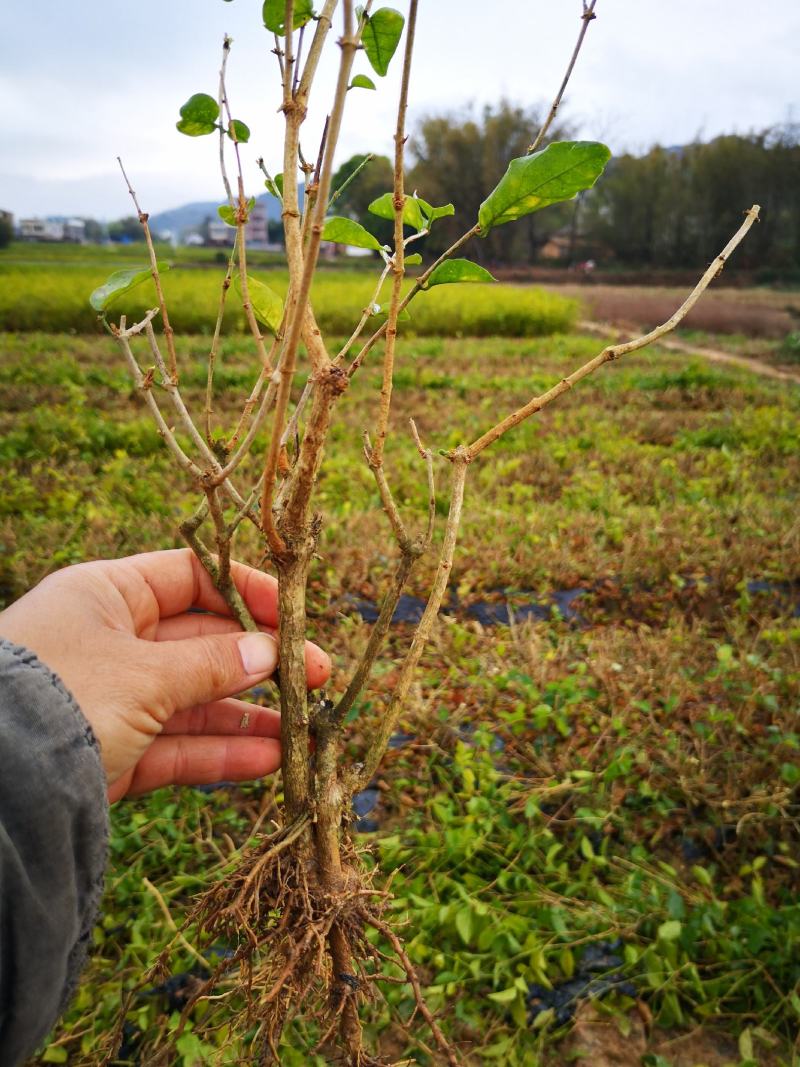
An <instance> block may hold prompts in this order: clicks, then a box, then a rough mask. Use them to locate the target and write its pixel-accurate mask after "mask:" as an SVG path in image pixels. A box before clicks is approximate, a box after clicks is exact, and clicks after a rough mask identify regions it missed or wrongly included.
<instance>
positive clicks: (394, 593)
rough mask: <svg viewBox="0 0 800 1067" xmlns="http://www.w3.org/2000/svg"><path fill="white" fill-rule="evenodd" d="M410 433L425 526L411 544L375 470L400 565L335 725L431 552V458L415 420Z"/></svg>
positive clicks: (433, 502) (433, 495) (360, 685)
mask: <svg viewBox="0 0 800 1067" xmlns="http://www.w3.org/2000/svg"><path fill="white" fill-rule="evenodd" d="M410 421H411V427H412V433H413V435H414V439H415V441H416V443H417V447H418V449H419V451H420V454H421V455H422V458H423V459H424V460H425V464H426V467H427V471H428V526H427V529H426V531H425V533H424V534H423V536H422V537H420V538H418V539H417V540H416V541H412V540H411V539H410V538H409V537H408V536H407V534H406V531H405V527H404V526H403V523H402V520H401V519H400V515H399V513H398V511H397V507H396V505H395V503H394V500H393V499H392V495H391V492H390V490H389V486H388V484H386V477H385V475H384V473H383V468H382V467H374V468H373V473H374V475H375V478H376V480H378V487H379V490H380V491H381V498H382V499H383V498H384V493H385V495H386V496H387V497H388V500H389V501H390V507H387V505H386V501H384V510H385V511H386V512H387V515H388V516H389V521H390V522H391V523H392V527H393V529H394V530H395V536H396V537H397V539H398V542H399V544H400V550H401V557H400V563H399V564H398V567H397V570H396V572H395V575H394V580H393V582H392V585H391V586H390V587H389V589H387V591H386V593H385V594H384V597H383V600H382V601H381V608H380V613H379V615H378V618H377V620H376V621H375V624H374V626H373V627H372V631H371V633H370V635H369V641H368V642H367V647H366V648H365V649H364V652H363V654H362V656H361V659H360V660H359V662H358V666H357V667H356V669H355V671H354V673H353V677H352V678H351V679H350V683H349V685H348V686H347V689H346V691H345V693H344V695H343V696H342V698H341V700H340V701H339V703H338V704H337V705H336V709H335V711H334V717H335V718H336V720H337V721H339V722H341V721H342V720H343V719H344V717H345V716H346V715H347V713H348V711H349V710H350V708H351V707H352V706H353V704H354V703H355V701H356V698H357V697H358V695H359V693H360V692H361V691H362V689H363V688H364V686H365V684H366V682H367V679H368V678H369V675H370V672H371V671H372V666H373V664H374V663H375V660H376V659H377V657H378V654H379V653H380V650H381V648H382V647H383V644H384V641H385V639H386V635H387V633H388V632H389V627H390V625H391V622H392V619H393V618H394V613H395V610H396V608H397V605H398V603H399V601H400V597H401V596H402V593H403V589H404V588H405V585H406V582H407V581H408V578H409V576H410V574H411V571H412V569H413V567H414V564H415V563H416V561H417V560H418V559H419V558H420V556H423V555H424V554H425V553H426V552H427V551H428V549H429V548H430V544H431V539H432V537H433V526H434V520H435V517H436V489H435V485H434V478H433V456H432V455H431V453H430V451H429V450H427V449H424V448H423V447H422V443H421V442H420V440H419V434H418V433H417V428H416V426H415V425H414V420H413V419H411V420H410ZM365 453H366V455H367V462H369V442H368V441H367V442H366V447H365ZM381 482H383V485H384V486H385V489H381Z"/></svg>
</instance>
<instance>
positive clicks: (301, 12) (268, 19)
mask: <svg viewBox="0 0 800 1067" xmlns="http://www.w3.org/2000/svg"><path fill="white" fill-rule="evenodd" d="M261 15H262V18H263V19H264V25H265V26H266V27H267V29H268V30H270V31H271V32H272V33H277V35H278V36H279V37H285V36H286V23H285V21H284V20H285V17H286V3H285V0H264V6H263V7H262V9H261ZM313 17H314V5H313V3H312V2H311V0H294V9H293V15H292V28H293V29H295V30H299V29H300V27H301V26H305V24H306V23H307V22H310V21H311V19H313Z"/></svg>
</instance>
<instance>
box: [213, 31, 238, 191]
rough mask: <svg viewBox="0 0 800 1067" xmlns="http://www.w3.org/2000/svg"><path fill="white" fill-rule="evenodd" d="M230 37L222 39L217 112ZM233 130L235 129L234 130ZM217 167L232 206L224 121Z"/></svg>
mask: <svg viewBox="0 0 800 1067" xmlns="http://www.w3.org/2000/svg"><path fill="white" fill-rule="evenodd" d="M231 44H232V38H230V37H229V36H228V35H227V33H226V34H225V37H224V38H223V41H222V65H221V66H220V68H219V92H218V94H217V95H218V102H219V113H220V115H222V114H224V112H225V108H226V106H227V103H228V100H227V96H226V92H225V68H226V67H227V65H228V56H229V55H230V51H231ZM234 132H235V131H234ZM219 169H220V173H221V175H222V184H223V185H224V186H225V195H226V196H227V198H228V204H229V205H230V206H231V207H233V206H234V202H233V189H231V183H230V181H229V180H228V171H227V169H226V167H225V123H224V122H220V124H219Z"/></svg>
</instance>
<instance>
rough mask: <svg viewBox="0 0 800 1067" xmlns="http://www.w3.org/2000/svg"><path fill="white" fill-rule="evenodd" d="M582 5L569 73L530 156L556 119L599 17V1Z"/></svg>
mask: <svg viewBox="0 0 800 1067" xmlns="http://www.w3.org/2000/svg"><path fill="white" fill-rule="evenodd" d="M582 3H583V12H582V14H581V30H580V33H579V34H578V40H577V43H576V44H575V48H574V50H573V52H572V57H571V59H570V61H569V65H568V66H567V72H566V74H565V75H564V80H563V81H562V82H561V86H560V87H559V90H558V92H557V93H556V96H555V100H553V103H552V104H551V105H550V111H549V112H548V115H547V118H546V119H545V121H544V125H543V126H542V128H541V129H540V130H539V132H538V134H537V135H536V138H535V140H534V142H533V144H531V145H529V147H528V154H529V155H530V153H531V152H535V151H536V150H537V148H539V146H540V145H541V143H542V141H543V140H544V138H545V136H546V134H547V131H548V130H549V129H550V126H551V124H552V122H553V119H554V118H555V117H556V112H557V111H558V108H559V106H560V104H561V98H562V97H563V95H564V91H565V89H566V88H567V84H568V82H569V79H570V78H571V77H572V71H573V68H574V66H575V63H576V61H577V59H578V55H579V54H580V50H581V46H582V45H583V39H584V37H585V36H586V31H587V30H588V29H589V23H590V22H591V21H592V19H596V18H597V15H595V13H594V8H595V4H596V3H597V0H588V2H587V0H582Z"/></svg>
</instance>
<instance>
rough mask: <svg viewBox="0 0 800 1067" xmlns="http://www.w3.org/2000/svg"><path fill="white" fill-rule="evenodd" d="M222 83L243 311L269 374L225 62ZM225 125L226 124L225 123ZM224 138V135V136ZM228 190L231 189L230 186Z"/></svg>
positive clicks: (220, 75) (240, 163) (228, 41)
mask: <svg viewBox="0 0 800 1067" xmlns="http://www.w3.org/2000/svg"><path fill="white" fill-rule="evenodd" d="M225 40H226V42H227V47H228V48H230V38H229V37H226V38H225ZM219 81H220V99H221V100H222V103H223V106H224V109H225V115H226V116H227V119H228V129H229V130H230V131H231V136H232V137H233V147H234V151H235V152H236V165H237V168H238V171H239V176H238V193H239V207H238V209H237V211H236V246H237V247H238V249H239V285H240V288H241V291H242V292H241V296H242V310H243V311H244V314H245V318H246V319H247V324H248V326H249V327H250V333H251V334H252V336H253V340H254V341H255V343H256V348H257V349H258V355H259V358H260V359H261V365H262V366H263V367H264V368H265V369H266V372H267V374H269V373H270V371H271V370H272V365H271V363H270V356H269V354H268V352H267V350H266V347H265V345H264V337H263V335H262V333H261V329H260V327H259V325H258V321H257V320H256V316H255V312H254V311H253V305H252V304H251V303H250V287H249V285H248V282H247V238H246V235H245V222H246V220H247V201H246V200H245V195H244V177H243V175H242V160H241V157H240V155H239V141H238V138H237V137H236V127H235V125H234V123H233V118H232V116H231V107H230V101H229V100H228V90H227V88H226V86H225V63H224V62H223V64H222V68H221V69H220V72H219ZM223 125H224V122H223ZM223 136H224V134H223ZM228 189H230V187H229V186H228ZM231 206H233V198H232V197H231Z"/></svg>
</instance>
